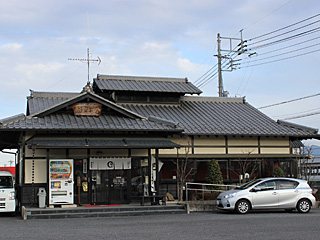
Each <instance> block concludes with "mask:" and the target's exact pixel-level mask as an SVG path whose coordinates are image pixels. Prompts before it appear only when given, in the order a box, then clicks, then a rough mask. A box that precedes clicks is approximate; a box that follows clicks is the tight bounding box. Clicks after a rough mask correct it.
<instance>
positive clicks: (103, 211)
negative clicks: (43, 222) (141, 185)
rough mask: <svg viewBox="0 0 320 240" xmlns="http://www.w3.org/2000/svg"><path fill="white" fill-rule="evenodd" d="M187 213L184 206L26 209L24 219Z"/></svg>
mask: <svg viewBox="0 0 320 240" xmlns="http://www.w3.org/2000/svg"><path fill="white" fill-rule="evenodd" d="M181 213H186V211H185V208H184V206H181V205H173V206H150V207H148V206H137V207H132V206H125V207H112V208H111V207H110V208H108V207H102V208H100V207H90V208H84V207H77V208H48V209H28V208H27V209H25V214H24V219H54V218H86V217H117V216H139V215H151V214H155V215H160V214H181Z"/></svg>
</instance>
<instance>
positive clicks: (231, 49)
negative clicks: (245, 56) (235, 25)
mask: <svg viewBox="0 0 320 240" xmlns="http://www.w3.org/2000/svg"><path fill="white" fill-rule="evenodd" d="M240 34H241V38H230V37H221V36H220V33H218V34H217V55H215V56H216V57H217V58H218V64H217V66H218V90H219V91H218V94H219V97H227V95H228V92H226V91H224V89H223V79H222V71H233V70H235V69H236V66H237V65H239V64H237V63H235V62H236V61H239V60H234V59H233V58H236V57H237V56H239V55H241V54H242V53H244V52H245V51H246V49H245V47H246V45H244V44H243V43H244V41H243V40H242V30H241V31H240ZM221 40H228V41H229V47H228V48H227V49H222V47H221ZM234 41H237V42H238V41H240V43H239V44H238V45H236V46H235V47H234ZM237 48H238V49H237ZM222 52H226V55H222V54H221V53H222ZM231 54H234V56H231ZM222 59H228V60H229V67H228V68H229V69H226V70H223V69H222Z"/></svg>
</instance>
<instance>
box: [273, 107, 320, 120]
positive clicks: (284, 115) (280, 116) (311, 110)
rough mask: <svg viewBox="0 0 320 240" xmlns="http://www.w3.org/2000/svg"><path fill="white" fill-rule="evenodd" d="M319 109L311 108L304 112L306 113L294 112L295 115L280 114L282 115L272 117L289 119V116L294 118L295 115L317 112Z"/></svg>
mask: <svg viewBox="0 0 320 240" xmlns="http://www.w3.org/2000/svg"><path fill="white" fill-rule="evenodd" d="M319 109H320V108H313V109H310V110H306V111H302V112H296V113H290V114H282V115H277V116H272V117H273V118H282V117H290V116H295V115H297V114H299V115H300V114H303V113H309V112H313V111H315V110H319Z"/></svg>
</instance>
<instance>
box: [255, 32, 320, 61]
mask: <svg viewBox="0 0 320 240" xmlns="http://www.w3.org/2000/svg"><path fill="white" fill-rule="evenodd" d="M319 38H320V36H318V37H315V38H312V39H308V40H305V41H302V42H298V43H295V44H292V45H290V46H286V47H282V48H277V49H274V50H271V51H268V52H264V53H259V54H257V55H255V56H262V55H267V54H270V53H273V52H279V51H281V50H284V49H287V48H292V47H295V46H298V45H302V44H304V43H307V42H312V41H314V40H317V39H319ZM249 58H251V57H249Z"/></svg>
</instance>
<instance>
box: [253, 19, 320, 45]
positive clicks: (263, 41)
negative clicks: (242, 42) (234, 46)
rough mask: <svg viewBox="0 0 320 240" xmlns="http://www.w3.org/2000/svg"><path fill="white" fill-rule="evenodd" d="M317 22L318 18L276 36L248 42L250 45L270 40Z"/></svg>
mask: <svg viewBox="0 0 320 240" xmlns="http://www.w3.org/2000/svg"><path fill="white" fill-rule="evenodd" d="M318 22H320V20H317V21H314V22H312V23H309V24H306V25H304V26H301V27H298V28H295V29H292V30H290V31H287V32H284V33H281V34H278V35H276V36H272V37H269V38H266V39H262V40H260V41H258V42H255V43H252V44H250V45H254V44H257V43H261V42H265V41H268V40H270V39H273V38H277V37H280V36H283V35H286V34H289V33H292V32H295V31H297V30H300V29H303V28H305V27H309V26H311V25H313V24H316V23H318Z"/></svg>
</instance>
